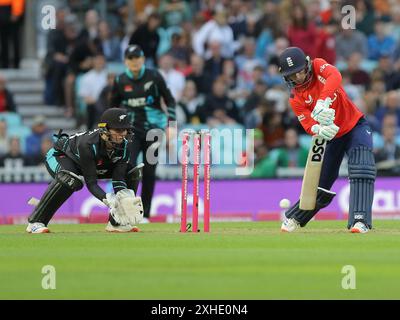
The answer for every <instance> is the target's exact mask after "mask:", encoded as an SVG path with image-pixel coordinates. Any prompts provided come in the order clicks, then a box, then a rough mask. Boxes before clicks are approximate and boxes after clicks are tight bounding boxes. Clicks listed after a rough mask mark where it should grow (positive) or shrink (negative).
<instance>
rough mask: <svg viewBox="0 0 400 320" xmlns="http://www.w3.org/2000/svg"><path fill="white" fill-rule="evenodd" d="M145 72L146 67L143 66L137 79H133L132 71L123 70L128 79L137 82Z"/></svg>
mask: <svg viewBox="0 0 400 320" xmlns="http://www.w3.org/2000/svg"><path fill="white" fill-rule="evenodd" d="M145 70H146V67H145V66H143V67H142V69H140V72H139V76H138V77H137V78H135V76H134V75H133V73H132V71H131V70H129V69H128V68H126V69H125V73H126V75H127V76H128V77H129V78H130V79H132V80H139V79H141V78H142V77H143V74H144V71H145Z"/></svg>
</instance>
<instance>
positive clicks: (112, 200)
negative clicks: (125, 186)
mask: <svg viewBox="0 0 400 320" xmlns="http://www.w3.org/2000/svg"><path fill="white" fill-rule="evenodd" d="M103 203H104V204H105V205H106V206H107V207H109V208H110V209H111V208H115V207H116V205H117V197H116V196H115V194H114V193H107V194H106V198H105V199H103Z"/></svg>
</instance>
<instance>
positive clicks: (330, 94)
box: [314, 58, 342, 101]
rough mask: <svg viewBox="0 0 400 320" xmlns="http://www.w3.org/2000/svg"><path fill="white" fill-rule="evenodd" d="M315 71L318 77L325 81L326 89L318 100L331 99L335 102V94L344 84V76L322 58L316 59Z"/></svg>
mask: <svg viewBox="0 0 400 320" xmlns="http://www.w3.org/2000/svg"><path fill="white" fill-rule="evenodd" d="M314 70H315V73H316V74H317V76H321V77H322V78H323V79H325V84H324V87H323V89H322V91H321V94H320V96H319V98H318V99H321V100H325V99H326V98H330V99H332V101H334V99H335V92H336V90H337V89H339V87H340V86H341V84H342V75H341V74H340V72H339V70H338V69H337V68H336V67H335V66H333V65H331V64H329V63H328V62H326V61H325V60H324V59H321V58H317V59H314Z"/></svg>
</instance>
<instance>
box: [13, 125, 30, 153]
mask: <svg viewBox="0 0 400 320" xmlns="http://www.w3.org/2000/svg"><path fill="white" fill-rule="evenodd" d="M31 133H32V131H31V129H30V128H29V127H27V126H18V127H13V128H9V129H8V130H7V134H8V135H9V136H10V137H18V138H20V142H21V150H22V152H25V151H26V138H27V137H28V136H29V135H30V134H31Z"/></svg>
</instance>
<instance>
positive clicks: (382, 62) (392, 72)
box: [376, 55, 400, 91]
mask: <svg viewBox="0 0 400 320" xmlns="http://www.w3.org/2000/svg"><path fill="white" fill-rule="evenodd" d="M393 66H394V61H393V59H392V57H391V56H390V55H381V57H380V58H379V63H378V66H377V68H376V69H377V70H379V71H380V72H381V73H382V76H383V81H384V82H385V89H386V91H391V90H396V89H400V72H399V70H396V68H394V67H393Z"/></svg>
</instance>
